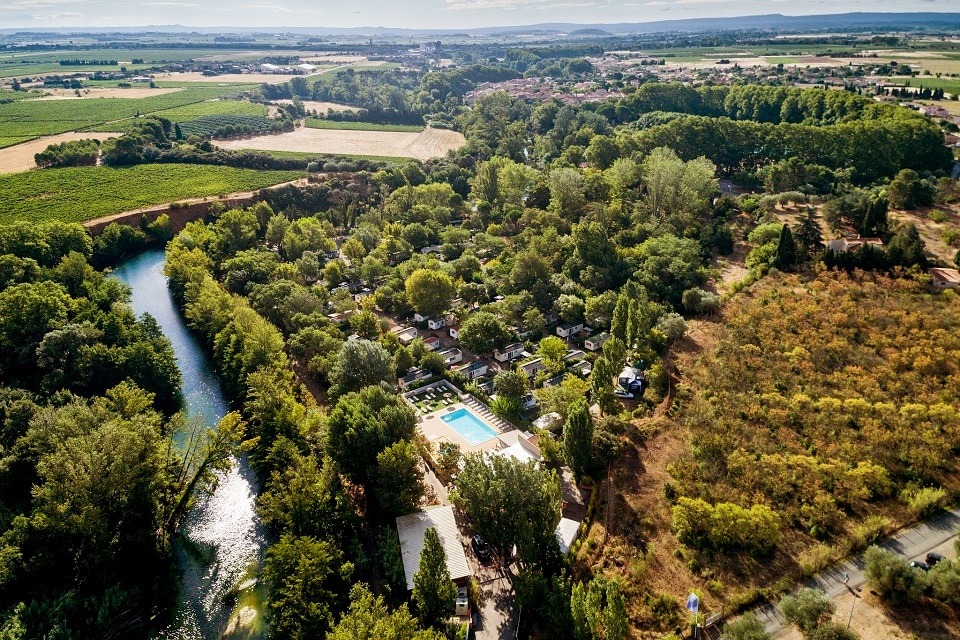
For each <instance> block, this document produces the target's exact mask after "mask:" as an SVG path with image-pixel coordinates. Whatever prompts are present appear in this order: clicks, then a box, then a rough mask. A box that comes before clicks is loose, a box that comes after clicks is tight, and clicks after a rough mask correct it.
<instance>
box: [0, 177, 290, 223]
mask: <svg viewBox="0 0 960 640" xmlns="http://www.w3.org/2000/svg"><path fill="white" fill-rule="evenodd" d="M303 175H304V174H303V173H301V172H298V171H254V170H252V169H233V168H229V167H216V166H205V165H184V164H142V165H137V166H135V167H128V168H109V167H80V168H69V169H44V170H42V171H28V172H25V173H12V174H8V175H2V176H0V224H6V223H9V222H13V221H16V220H29V221H31V222H41V221H44V220H63V221H65V222H82V221H84V220H91V219H93V218H99V217H101V216H108V215H112V214H115V213H121V212H123V211H129V210H131V209H138V208H141V207H147V206H150V205H155V204H164V203H167V202H173V201H176V200H182V199H186V198H198V197H203V196H214V195H220V194H227V193H235V192H240V191H254V190H256V189H262V188H264V187H269V186H272V185H275V184H280V183H283V182H289V181H291V180H296V179H297V178H300V177H303Z"/></svg>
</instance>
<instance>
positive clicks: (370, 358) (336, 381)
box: [329, 339, 397, 398]
mask: <svg viewBox="0 0 960 640" xmlns="http://www.w3.org/2000/svg"><path fill="white" fill-rule="evenodd" d="M329 377H330V395H331V396H332V397H334V398H337V397H339V396H341V395H343V394H345V393H349V392H351V391H359V390H360V389H362V388H363V387H366V386H370V385H375V384H377V383H379V382H386V383H388V384H395V383H396V381H397V376H396V371H395V370H394V367H393V358H392V357H391V356H390V352H389V351H387V350H386V349H384V348H383V347H382V346H380V344H379V343H376V342H371V341H369V340H364V339H360V340H348V341H347V342H344V343H343V346H342V347H341V348H340V354H339V355H338V356H337V359H336V361H335V362H334V365H333V368H332V369H331V371H330V376H329Z"/></svg>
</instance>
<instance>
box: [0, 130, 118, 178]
mask: <svg viewBox="0 0 960 640" xmlns="http://www.w3.org/2000/svg"><path fill="white" fill-rule="evenodd" d="M118 135H120V134H119V133H116V132H114V133H108V132H104V133H97V134H90V133H61V134H60V135H56V136H46V137H43V138H37V139H35V140H30V141H28V142H23V143H21V144H18V145H15V146H12V147H6V148H3V149H0V174H2V173H19V172H21V171H29V170H30V169H35V168H36V166H37V165H36V162H35V161H34V159H33V156H34V155H36V154H38V153H40V152H41V151H43V150H44V149H46V148H47V147H48V146H49V145H51V144H60V143H62V142H67V141H69V140H84V139H89V138H96V139H98V140H100V141H101V142H102V141H103V140H106V139H107V138H114V137H116V136H118Z"/></svg>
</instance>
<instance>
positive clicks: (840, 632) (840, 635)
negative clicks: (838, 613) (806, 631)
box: [807, 622, 860, 640]
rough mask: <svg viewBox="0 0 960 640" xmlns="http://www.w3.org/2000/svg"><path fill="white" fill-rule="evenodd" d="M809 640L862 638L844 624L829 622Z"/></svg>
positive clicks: (853, 639)
mask: <svg viewBox="0 0 960 640" xmlns="http://www.w3.org/2000/svg"><path fill="white" fill-rule="evenodd" d="M807 638H809V640H860V636H858V635H857V634H856V633H854V632H853V631H851V630H850V629H847V628H846V627H845V626H843V625H842V624H837V623H836V622H827V623H825V624H823V625H821V626H820V627H819V628H818V629H816V630H815V631H814V632H813V633H811V634H810V635H809V636H807Z"/></svg>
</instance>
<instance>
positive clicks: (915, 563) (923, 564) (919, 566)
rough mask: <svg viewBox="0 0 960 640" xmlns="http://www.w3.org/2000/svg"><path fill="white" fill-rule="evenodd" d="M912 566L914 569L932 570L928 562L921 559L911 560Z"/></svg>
mask: <svg viewBox="0 0 960 640" xmlns="http://www.w3.org/2000/svg"><path fill="white" fill-rule="evenodd" d="M910 566H911V567H913V568H914V569H920V570H921V571H930V565H928V564H927V563H926V562H921V561H920V560H913V561H911V562H910Z"/></svg>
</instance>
